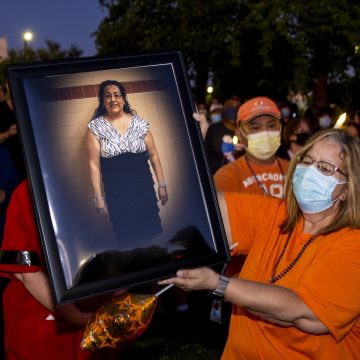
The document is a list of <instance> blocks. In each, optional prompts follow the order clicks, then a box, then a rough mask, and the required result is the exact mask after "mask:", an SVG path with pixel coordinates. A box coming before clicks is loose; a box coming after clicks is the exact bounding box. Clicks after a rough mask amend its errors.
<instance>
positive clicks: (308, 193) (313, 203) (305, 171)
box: [292, 165, 347, 214]
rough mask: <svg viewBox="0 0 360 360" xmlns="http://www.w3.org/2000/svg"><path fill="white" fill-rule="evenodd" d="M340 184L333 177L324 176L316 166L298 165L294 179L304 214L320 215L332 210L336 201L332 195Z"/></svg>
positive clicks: (294, 185) (296, 192)
mask: <svg viewBox="0 0 360 360" xmlns="http://www.w3.org/2000/svg"><path fill="white" fill-rule="evenodd" d="M346 183H347V182H346V181H345V182H340V181H339V180H338V179H336V178H334V177H333V176H327V175H324V174H322V173H321V172H320V171H319V170H317V169H316V167H315V166H313V165H310V166H301V165H297V166H296V169H295V172H294V176H293V179H292V184H293V190H294V195H295V198H296V200H297V202H298V204H299V207H300V209H301V210H302V211H303V212H304V213H309V214H313V213H318V212H321V211H324V210H326V209H328V208H330V207H331V206H332V205H333V203H334V202H335V201H337V200H338V199H339V198H337V199H335V200H333V199H332V193H333V191H334V189H335V187H336V185H338V184H346Z"/></svg>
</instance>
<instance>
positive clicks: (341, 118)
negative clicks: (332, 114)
mask: <svg viewBox="0 0 360 360" xmlns="http://www.w3.org/2000/svg"><path fill="white" fill-rule="evenodd" d="M345 120H346V112H345V113H343V114H341V115H340V116H339V118H338V119H337V121H336V123H335V125H334V129H340V128H341V127H342V126H343V124H344V122H345Z"/></svg>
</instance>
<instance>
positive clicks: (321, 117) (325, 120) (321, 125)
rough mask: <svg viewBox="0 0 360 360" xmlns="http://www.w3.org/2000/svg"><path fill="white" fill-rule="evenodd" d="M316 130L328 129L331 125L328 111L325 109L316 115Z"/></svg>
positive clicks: (331, 121)
mask: <svg viewBox="0 0 360 360" xmlns="http://www.w3.org/2000/svg"><path fill="white" fill-rule="evenodd" d="M317 122H318V124H317V125H318V129H328V128H330V127H331V126H332V125H333V120H332V118H331V116H330V111H329V110H327V109H321V110H320V111H319V113H318V119H317Z"/></svg>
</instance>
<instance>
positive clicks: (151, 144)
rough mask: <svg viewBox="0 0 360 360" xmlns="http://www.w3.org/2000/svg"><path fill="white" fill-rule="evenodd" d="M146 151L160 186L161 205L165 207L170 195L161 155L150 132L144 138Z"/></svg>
mask: <svg viewBox="0 0 360 360" xmlns="http://www.w3.org/2000/svg"><path fill="white" fill-rule="evenodd" d="M144 141H145V146H146V150H147V152H148V154H149V158H150V163H151V167H152V168H153V170H154V173H155V176H156V180H157V182H158V185H159V189H158V194H159V198H160V201H161V205H165V204H166V203H167V201H168V193H167V188H166V183H165V178H164V173H163V170H162V166H161V162H160V158H159V154H158V152H157V150H156V146H155V141H154V138H153V136H152V134H151V132H150V131H148V133H147V134H146V135H145V138H144Z"/></svg>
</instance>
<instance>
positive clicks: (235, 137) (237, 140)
mask: <svg viewBox="0 0 360 360" xmlns="http://www.w3.org/2000/svg"><path fill="white" fill-rule="evenodd" d="M238 142H239V139H238V137H237V136H236V135H234V136H233V138H232V143H233V144H234V145H236V144H237V143H238Z"/></svg>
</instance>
